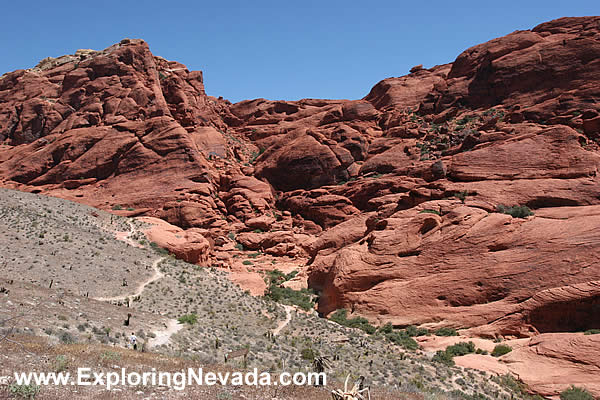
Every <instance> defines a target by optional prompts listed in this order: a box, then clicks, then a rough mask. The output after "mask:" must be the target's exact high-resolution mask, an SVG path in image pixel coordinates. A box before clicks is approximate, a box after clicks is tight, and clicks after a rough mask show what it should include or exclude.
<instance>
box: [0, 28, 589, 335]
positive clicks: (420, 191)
mask: <svg viewBox="0 0 600 400" xmlns="http://www.w3.org/2000/svg"><path fill="white" fill-rule="evenodd" d="M599 98H600V18H598V17H585V18H564V19H560V20H556V21H551V22H548V23H544V24H542V25H540V26H538V27H536V28H534V29H532V30H529V31H519V32H515V33H512V34H510V35H507V36H505V37H502V38H498V39H494V40H492V41H490V42H487V43H484V44H481V45H478V46H474V47H472V48H470V49H468V50H466V51H465V52H463V53H462V54H460V55H459V56H458V58H457V59H456V61H455V62H453V63H451V64H446V65H441V66H436V67H433V68H429V69H426V68H422V67H421V68H413V69H412V70H411V73H410V74H409V75H407V76H404V77H400V78H389V79H385V80H383V81H381V82H380V83H378V84H377V85H375V87H374V88H373V89H372V90H371V92H370V93H369V94H368V95H367V96H366V97H365V98H364V99H360V100H352V101H350V100H317V99H304V100H300V101H294V102H288V101H269V100H265V99H256V100H248V101H243V102H240V103H236V104H231V103H229V102H228V101H226V100H222V99H216V98H213V97H210V96H207V95H206V94H205V93H204V88H203V83H202V73H201V72H198V71H195V72H194V71H188V70H187V69H186V68H185V66H183V65H181V64H179V63H176V62H171V61H166V60H164V59H162V58H160V57H156V56H154V55H152V54H151V53H150V51H149V49H148V46H147V45H146V43H144V42H143V41H140V40H124V41H122V42H121V43H119V44H116V45H114V46H111V47H109V48H107V49H105V50H102V51H91V50H85V51H78V52H77V53H76V54H75V55H72V56H64V57H60V58H58V59H46V60H44V61H42V62H41V63H40V64H39V65H38V66H37V67H35V68H33V69H31V70H20V71H15V72H11V73H9V74H5V75H4V76H2V78H0V179H1V182H2V185H3V186H7V187H13V188H18V189H21V190H27V191H36V192H40V193H44V194H49V195H54V196H59V197H64V198H68V199H71V200H75V201H79V202H83V203H86V204H90V205H92V206H96V207H100V208H104V209H111V208H113V207H115V206H117V205H119V206H121V207H122V208H129V209H131V208H133V209H134V210H133V211H129V212H131V213H134V214H136V215H137V214H143V215H146V216H153V217H158V218H161V219H163V220H165V221H167V222H168V223H170V224H173V225H176V226H178V227H180V228H182V229H185V230H186V232H193V229H200V231H198V232H201V233H202V236H203V237H205V238H206V240H208V241H209V242H210V243H211V245H212V244H214V246H215V248H217V250H223V249H224V248H225V247H224V246H232V243H231V241H232V240H233V239H231V236H230V235H232V234H233V235H234V236H235V237H236V239H235V240H236V241H238V244H242V245H243V246H246V247H247V248H248V249H256V250H262V251H265V252H268V253H270V254H273V255H276V256H283V255H286V256H294V257H296V256H303V255H306V254H308V255H309V256H310V257H311V261H310V265H309V266H308V268H307V269H306V271H304V274H303V276H308V281H309V284H310V286H312V287H313V288H315V289H317V290H319V291H321V293H322V296H321V300H320V302H319V311H320V312H322V313H324V314H327V313H329V312H331V311H333V310H335V309H337V308H348V309H351V310H353V311H355V312H357V313H360V314H363V315H365V316H367V317H369V318H371V319H373V320H376V321H381V322H386V321H391V322H394V323H396V324H399V325H404V324H430V325H454V326H458V327H465V328H473V329H474V331H473V332H475V331H476V330H477V329H479V330H478V331H477V332H479V333H480V334H482V335H494V334H498V333H502V334H513V335H516V336H527V335H532V334H535V333H536V331H543V332H553V331H570V330H579V329H584V328H592V327H596V328H597V327H598V326H592V325H594V324H595V322H594V321H597V319H593V318H591V319H590V318H587V317H588V316H589V315H590V313H593V312H594V310H596V308H595V307H597V303H598V294H597V292H596V291H594V290H595V289H593V287H594V282H597V281H599V280H600V269H599V268H598V267H597V253H598V248H599V246H600V236H599V235H600V234H599V232H600V229H598V228H599V227H600V220H599V219H598V218H599V212H598V207H600V182H599V180H600V177H599V176H598V170H599V168H600V152H599V141H600V122H599V121H600V106H599V105H598V99H599ZM498 205H509V206H510V205H527V206H528V207H530V208H532V209H533V211H534V212H535V215H534V216H533V217H530V218H528V219H517V218H511V217H510V216H507V215H505V214H500V213H497V212H495V211H496V208H497V206H498ZM200 241H201V240H200ZM192 242H193V240H192ZM171 247H173V246H171ZM203 249H204V247H203ZM190 251H191V252H192V253H194V251H195V250H194V251H192V250H190ZM203 251H204V250H203ZM207 251H208V250H207ZM186 252H187V253H186ZM184 253H185V254H188V253H189V252H188V251H187V250H182V254H184ZM194 254H195V253H194ZM211 254H213V253H211ZM219 254H221V255H222V254H223V251H220V252H219ZM206 256H208V254H207V255H206ZM185 257H188V256H185ZM198 257H200V258H202V259H203V260H204V258H203V257H205V255H202V256H200V255H198ZM198 257H196V255H194V256H193V257H192V258H193V259H196V258H198ZM188 258H189V257H188ZM221 261H222V260H221ZM203 262H204V261H203ZM206 262H210V261H208V260H206ZM582 288H587V289H585V290H583V289H582ZM556 293H561V294H560V295H557V294H556ZM564 293H568V295H564V296H563V294H564ZM557 296H558V298H560V299H562V300H560V301H559V303H560V304H559V305H557V304H558V303H557V301H558V300H556V299H557ZM561 296H562V297H561ZM574 307H576V308H577V309H578V310H582V311H581V312H577V313H572V310H573V308H574ZM552 313H554V314H556V315H554V316H552V317H550V316H551V315H553V314H552ZM567 314H568V315H569V317H568V318H567V317H566V315H567ZM540 315H543V316H544V318H546V317H549V319H546V321H551V322H545V323H543V322H542V319H544V318H541V317H539V316H540ZM565 321H566V322H565Z"/></svg>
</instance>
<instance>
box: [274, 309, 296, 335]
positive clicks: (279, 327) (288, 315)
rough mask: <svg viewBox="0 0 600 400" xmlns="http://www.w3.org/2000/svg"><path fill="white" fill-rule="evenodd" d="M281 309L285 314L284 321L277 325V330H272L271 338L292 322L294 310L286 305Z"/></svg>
mask: <svg viewBox="0 0 600 400" xmlns="http://www.w3.org/2000/svg"><path fill="white" fill-rule="evenodd" d="M283 308H285V314H286V317H285V320H284V321H281V322H280V323H279V325H277V328H275V329H273V336H277V335H279V332H281V330H282V329H283V328H285V327H286V326H287V325H288V324H289V323H290V321H291V320H292V311H294V310H295V308H294V307H292V306H286V305H284V306H283Z"/></svg>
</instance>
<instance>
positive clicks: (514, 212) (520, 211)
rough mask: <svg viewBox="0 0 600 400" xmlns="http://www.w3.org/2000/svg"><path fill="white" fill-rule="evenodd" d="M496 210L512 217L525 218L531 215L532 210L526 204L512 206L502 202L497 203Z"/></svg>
mask: <svg viewBox="0 0 600 400" xmlns="http://www.w3.org/2000/svg"><path fill="white" fill-rule="evenodd" d="M496 210H497V211H498V212H500V213H502V214H508V215H510V216H511V217H513V218H527V217H529V216H530V215H533V211H531V209H530V208H529V207H527V206H518V205H517V206H512V207H508V206H505V205H503V204H499V205H498V206H497V207H496Z"/></svg>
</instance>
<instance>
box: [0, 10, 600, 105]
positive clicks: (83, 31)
mask: <svg viewBox="0 0 600 400" xmlns="http://www.w3.org/2000/svg"><path fill="white" fill-rule="evenodd" d="M490 3H492V2H488V1H485V0H477V1H458V0H457V1H422V0H421V1H419V0H417V1H415V0H412V1H376V0H372V1H366V0H362V1H351V0H346V1H337V0H335V1H326V0H322V1H312V0H310V1H291V0H279V1H262V0H249V1H172V0H162V1H154V0H149V1H143V0H137V1H130V0H119V1H113V0H99V1H85V0H79V1H64V0H63V1H61V0H55V1H51V0H46V1H38V0H33V1H27V2H26V1H8V0H7V1H4V2H3V4H2V7H1V8H0V9H1V13H2V24H0V48H1V49H2V56H1V59H0V74H1V73H4V72H8V71H12V70H14V69H18V68H29V67H32V66H34V65H35V64H37V62H38V61H39V60H41V59H42V58H44V57H47V56H53V57H56V56H60V55H63V54H72V53H73V52H75V50H77V49H79V48H92V49H103V48H106V47H108V46H110V45H111V44H113V43H115V42H118V41H119V40H121V39H122V38H125V37H129V38H142V39H145V40H146V41H147V42H148V43H149V44H150V48H151V50H152V52H153V53H154V54H156V55H160V56H162V57H164V58H167V59H169V60H176V61H179V62H181V63H183V64H185V65H187V67H188V68H189V69H190V70H198V69H200V70H203V71H204V81H205V86H206V91H207V93H208V94H210V95H213V96H223V97H225V98H227V99H229V100H231V101H234V102H235V101H240V100H243V99H250V98H257V97H265V98H268V99H288V100H296V99H300V98H305V97H312V98H348V99H357V98H361V97H363V96H365V95H366V94H367V93H368V92H369V90H370V89H371V87H372V86H373V85H374V84H376V83H377V82H378V81H380V80H382V79H384V78H387V77H391V76H401V75H405V74H406V73H408V70H409V69H410V68H411V67H412V66H414V65H416V64H424V66H425V67H431V66H434V65H437V64H444V63H447V62H451V61H453V60H454V59H455V58H456V56H457V55H458V54H460V52H461V51H463V50H464V49H466V48H468V47H470V46H472V45H475V44H478V43H481V42H484V41H486V40H489V39H492V38H494V37H497V36H502V35H505V34H507V33H510V32H512V31H514V30H517V29H530V28H532V27H534V26H535V25H537V24H539V23H541V22H544V21H547V20H551V19H554V18H558V17H561V16H583V15H594V14H598V13H599V12H600V6H599V3H598V1H597V0H587V1H579V0H567V1H564V0H563V1H539V0H534V1H524V0H521V1H512V0H506V1H501V2H493V4H490Z"/></svg>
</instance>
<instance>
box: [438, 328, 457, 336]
mask: <svg viewBox="0 0 600 400" xmlns="http://www.w3.org/2000/svg"><path fill="white" fill-rule="evenodd" d="M434 335H435V336H458V332H456V329H454V328H440V329H438V330H437V331H435V332H434Z"/></svg>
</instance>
